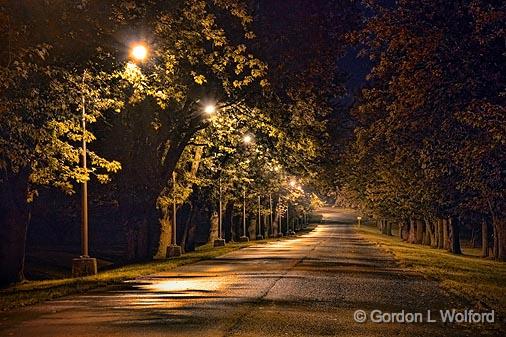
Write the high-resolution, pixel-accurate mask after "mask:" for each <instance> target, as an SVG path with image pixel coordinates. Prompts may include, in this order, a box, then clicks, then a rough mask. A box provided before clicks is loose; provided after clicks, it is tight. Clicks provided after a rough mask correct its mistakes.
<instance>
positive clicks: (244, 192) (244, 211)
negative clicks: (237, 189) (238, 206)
mask: <svg viewBox="0 0 506 337" xmlns="http://www.w3.org/2000/svg"><path fill="white" fill-rule="evenodd" d="M239 241H240V242H246V241H249V237H248V235H247V233H246V189H245V188H243V190H242V236H241V237H240V238H239Z"/></svg>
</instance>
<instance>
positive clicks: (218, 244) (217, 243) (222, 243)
mask: <svg viewBox="0 0 506 337" xmlns="http://www.w3.org/2000/svg"><path fill="white" fill-rule="evenodd" d="M220 175H221V173H220ZM218 184H219V196H218V198H219V200H218V238H217V239H216V240H214V247H223V246H225V239H224V238H223V237H222V224H223V213H222V209H223V207H222V204H221V194H222V188H221V177H220V178H219V181H218Z"/></svg>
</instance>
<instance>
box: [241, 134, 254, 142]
mask: <svg viewBox="0 0 506 337" xmlns="http://www.w3.org/2000/svg"><path fill="white" fill-rule="evenodd" d="M242 140H243V142H244V144H251V142H252V141H253V137H252V136H251V135H245V136H244V137H243V138H242Z"/></svg>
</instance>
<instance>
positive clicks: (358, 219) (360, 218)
mask: <svg viewBox="0 0 506 337" xmlns="http://www.w3.org/2000/svg"><path fill="white" fill-rule="evenodd" d="M357 221H358V227H360V222H361V221H362V217H361V216H357Z"/></svg>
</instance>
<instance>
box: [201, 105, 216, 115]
mask: <svg viewBox="0 0 506 337" xmlns="http://www.w3.org/2000/svg"><path fill="white" fill-rule="evenodd" d="M215 112H216V106H215V105H214V104H208V105H206V106H205V107H204V113H206V114H207V115H213V114H214V113H215Z"/></svg>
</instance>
